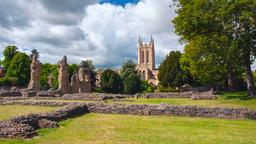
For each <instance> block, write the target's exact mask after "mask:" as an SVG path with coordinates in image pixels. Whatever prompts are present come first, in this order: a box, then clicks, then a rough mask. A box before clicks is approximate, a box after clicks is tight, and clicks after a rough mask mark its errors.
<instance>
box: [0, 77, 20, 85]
mask: <svg viewBox="0 0 256 144" xmlns="http://www.w3.org/2000/svg"><path fill="white" fill-rule="evenodd" d="M18 84H19V79H18V78H17V77H3V78H0V86H4V85H8V86H16V85H18Z"/></svg>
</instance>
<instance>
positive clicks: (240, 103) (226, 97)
mask: <svg viewBox="0 0 256 144" xmlns="http://www.w3.org/2000/svg"><path fill="white" fill-rule="evenodd" d="M128 100H132V102H118V103H126V104H134V103H136V104H160V103H166V104H173V105H198V106H204V107H216V106H217V107H246V108H250V109H256V98H253V99H252V98H248V96H247V93H246V92H237V93H224V94H221V95H220V96H219V98H218V99H216V100H192V99H190V98H149V99H146V98H139V99H134V98H129V99H128ZM108 102H110V103H112V101H108Z"/></svg>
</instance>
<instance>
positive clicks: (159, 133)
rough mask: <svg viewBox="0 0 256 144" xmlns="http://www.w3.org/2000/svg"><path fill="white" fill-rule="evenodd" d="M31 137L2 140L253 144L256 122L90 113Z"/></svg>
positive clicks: (7, 143) (20, 143) (8, 143)
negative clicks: (28, 138) (27, 138)
mask: <svg viewBox="0 0 256 144" xmlns="http://www.w3.org/2000/svg"><path fill="white" fill-rule="evenodd" d="M38 132H39V136H38V137H35V138H33V139H30V140H24V139H0V143H1V144H85V143H86V144H87V143H88V144H116V143H122V144H172V143H174V144H175V143H176V144H180V143H182V144H194V143H196V144H200V143H202V144H204V143H207V144H220V143H221V144H222V143H232V144H253V143H256V122H255V121H251V120H224V119H208V118H190V117H176V116H131V115H114V114H94V113H91V114H87V115H84V116H81V117H77V118H74V119H69V120H66V121H63V122H61V123H60V128H56V129H41V130H39V131H38Z"/></svg>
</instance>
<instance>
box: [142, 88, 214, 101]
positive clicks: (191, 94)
mask: <svg viewBox="0 0 256 144" xmlns="http://www.w3.org/2000/svg"><path fill="white" fill-rule="evenodd" d="M144 97H145V98H191V99H193V100H201V99H216V98H217V95H215V93H214V92H213V91H212V90H209V91H203V92H201V91H186V92H173V93H147V94H145V96H144Z"/></svg>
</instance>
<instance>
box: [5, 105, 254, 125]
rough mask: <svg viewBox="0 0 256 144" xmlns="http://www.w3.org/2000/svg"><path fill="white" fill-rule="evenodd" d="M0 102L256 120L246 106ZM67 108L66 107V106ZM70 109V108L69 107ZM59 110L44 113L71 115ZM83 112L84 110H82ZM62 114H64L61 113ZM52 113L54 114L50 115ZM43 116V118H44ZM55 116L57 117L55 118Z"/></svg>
mask: <svg viewBox="0 0 256 144" xmlns="http://www.w3.org/2000/svg"><path fill="white" fill-rule="evenodd" d="M0 104H24V105H41V106H65V105H69V107H70V106H74V105H79V104H80V105H81V106H80V107H79V108H77V109H75V110H73V112H75V111H77V112H75V113H76V114H79V113H81V112H84V111H86V112H96V113H113V114H133V115H177V116H192V117H214V118H225V119H252V120H256V111H255V110H251V109H247V108H222V107H199V106H178V105H167V104H131V105H130V104H129V105H126V104H118V103H114V104H107V103H102V102H101V103H99V102H97V103H96V102H95V103H83V102H50V101H41V102H40V101H37V102H35V101H0ZM66 109H67V108H66ZM71 109H72V108H71ZM68 111H69V114H67V112H66V110H65V109H64V111H63V110H61V109H60V110H59V112H57V114H54V113H50V114H49V113H48V114H45V117H46V116H47V117H48V118H47V119H49V120H54V121H58V120H59V119H65V118H67V115H72V113H73V112H72V111H71V110H68ZM84 113H85V112H84ZM63 114H64V115H63ZM52 115H54V116H52ZM45 117H44V118H45ZM56 118H57V119H56Z"/></svg>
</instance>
